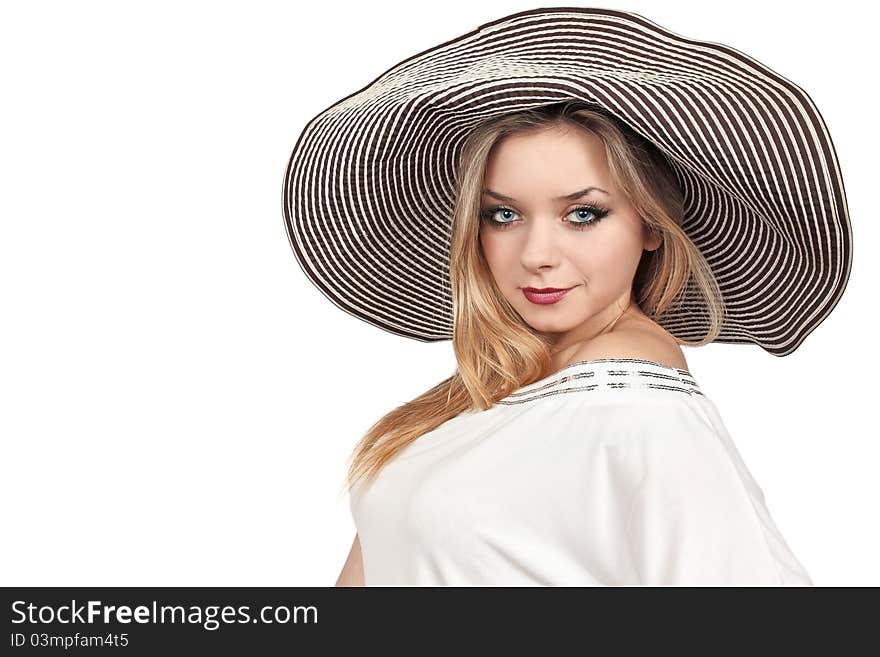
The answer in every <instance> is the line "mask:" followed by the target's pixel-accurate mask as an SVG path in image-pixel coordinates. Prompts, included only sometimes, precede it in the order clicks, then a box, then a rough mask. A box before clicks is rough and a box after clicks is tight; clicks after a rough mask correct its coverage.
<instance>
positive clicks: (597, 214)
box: [480, 205, 610, 230]
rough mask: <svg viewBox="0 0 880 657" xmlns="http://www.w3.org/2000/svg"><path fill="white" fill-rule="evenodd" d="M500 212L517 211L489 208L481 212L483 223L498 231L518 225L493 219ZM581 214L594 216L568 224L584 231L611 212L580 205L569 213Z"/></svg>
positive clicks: (594, 206) (500, 206) (511, 212)
mask: <svg viewBox="0 0 880 657" xmlns="http://www.w3.org/2000/svg"><path fill="white" fill-rule="evenodd" d="M499 212H505V213H510V214H514V215H515V214H516V211H514V210H511V209H510V208H508V207H506V206H504V205H496V206H493V207H491V208H487V209H486V210H483V211H481V212H480V219H481V220H482V221H483V223H486V224H488V225H489V226H491V227H492V228H497V229H502V230H503V229H505V228H509V227H510V226H511V225H513V224H515V223H517V222H516V221H515V220H513V219H511V220H509V221H496V220H495V219H493V217H494V216H495V214H496V213H499ZM581 212H587V213H589V214H591V215H593V218H592V219H586V217H583V216H581V217H579V219H578V220H576V221H569V222H568V223H569V224H571V225H572V226H573V227H574V229H575V230H584V229H585V228H587V227H589V226H593V225H595V224H597V223H599V222H600V221H601V220H602V219H603V218H604V217H605V216H607V215H608V213H609V212H610V210H608V208H603V207H599V206H597V205H580V206H578V207H576V208H575V209H574V210H572V211H571V212H569V213H568V214H569V215H572V214H575V213H581Z"/></svg>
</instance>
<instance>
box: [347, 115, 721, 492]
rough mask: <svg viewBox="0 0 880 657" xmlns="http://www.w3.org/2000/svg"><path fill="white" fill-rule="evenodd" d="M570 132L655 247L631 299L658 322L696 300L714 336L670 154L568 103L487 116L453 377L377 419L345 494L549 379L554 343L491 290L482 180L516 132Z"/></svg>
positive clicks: (456, 248)
mask: <svg viewBox="0 0 880 657" xmlns="http://www.w3.org/2000/svg"><path fill="white" fill-rule="evenodd" d="M567 126H576V127H580V128H581V129H584V130H587V131H589V132H591V133H593V134H594V135H596V136H597V137H599V139H601V140H602V142H603V143H604V146H605V156H606V158H607V162H608V168H609V172H610V175H611V176H612V178H613V180H614V182H615V184H616V185H617V187H618V188H619V189H620V190H621V191H622V192H623V193H624V194H625V196H626V198H627V199H628V201H629V203H630V204H632V206H633V207H634V208H635V210H636V211H637V212H638V213H639V215H640V216H641V217H642V219H643V221H644V222H645V224H646V225H647V227H648V229H649V230H650V231H656V232H659V233H660V235H661V237H662V243H661V245H660V247H659V248H658V249H656V250H654V251H644V252H643V253H642V259H641V261H640V262H639V265H638V268H637V270H636V272H635V275H634V276H633V284H632V298H633V299H634V300H635V301H636V303H638V304H639V306H640V307H641V308H642V311H643V312H644V313H645V314H646V315H647V316H648V317H650V318H652V319H654V320H655V321H657V320H658V319H659V318H662V317H663V315H664V314H666V313H667V312H669V310H670V309H672V308H674V307H676V304H677V303H681V302H682V300H683V299H685V298H688V299H690V297H689V296H686V295H689V294H691V293H696V294H697V295H699V296H701V297H702V298H703V300H704V301H705V304H706V307H707V308H708V317H707V324H708V327H709V328H708V331H707V332H706V334H705V336H704V337H703V339H701V340H699V341H696V342H689V341H685V340H680V339H677V338H676V339H677V341H678V343H679V344H684V345H688V346H701V345H704V344H708V343H709V342H712V341H713V340H714V339H715V338H716V337H717V336H718V334H719V333H720V331H721V325H722V322H723V316H724V312H725V310H724V303H723V299H722V297H721V292H720V289H719V287H718V284H717V281H716V279H715V276H714V275H713V273H712V271H711V269H710V267H709V264H708V263H707V261H706V260H705V258H704V257H703V255H702V254H701V253H700V251H699V250H698V249H697V248H696V246H695V245H694V244H693V242H692V241H691V240H690V238H689V237H688V236H687V235H686V234H685V232H684V231H683V230H682V228H681V225H682V221H683V217H684V202H683V194H682V190H681V187H680V186H679V184H678V182H677V180H676V177H675V174H674V173H673V171H672V169H671V168H670V166H669V164H668V161H667V160H666V157H665V156H664V155H663V154H662V153H661V152H660V151H659V150H658V149H657V148H656V147H655V146H654V145H653V144H651V143H650V142H649V141H647V140H646V139H644V138H643V137H641V136H640V135H639V134H638V133H635V132H634V131H633V130H632V129H631V128H630V127H629V126H628V125H627V124H625V123H624V122H622V121H619V120H618V119H616V118H615V117H614V116H612V115H610V114H608V113H607V112H606V111H605V110H603V109H602V108H601V107H598V106H594V105H589V104H585V103H582V102H579V101H565V102H562V103H556V104H553V105H545V106H543V107H538V108H532V109H528V110H524V111H519V112H516V113H511V114H505V115H502V116H499V117H493V118H491V119H488V120H486V121H485V122H483V123H480V124H478V125H477V126H476V127H475V128H473V129H472V130H471V132H470V133H469V134H468V137H467V139H466V140H465V142H464V144H463V145H462V150H461V155H460V160H459V163H458V168H457V170H456V190H455V191H456V194H455V205H454V208H453V217H452V233H451V242H450V280H451V284H452V301H453V315H454V323H455V325H454V330H453V338H452V342H453V349H454V352H455V357H456V360H457V363H458V367H457V369H456V371H455V373H454V374H453V375H452V376H451V377H449V378H447V379H445V380H443V381H441V382H440V383H438V384H437V385H435V386H434V387H433V388H431V389H430V390H427V391H426V392H424V393H422V394H421V395H419V396H418V397H416V398H415V399H413V400H412V401H409V402H406V403H404V404H402V405H401V406H398V407H397V408H395V409H394V410H392V411H390V412H389V413H387V414H386V415H385V416H384V417H382V418H381V419H379V420H378V421H377V422H376V423H375V424H373V426H372V427H370V429H369V430H368V431H367V433H366V434H365V435H364V436H363V438H361V439H360V441H359V442H358V443H357V445H356V446H355V448H354V451H353V452H352V454H351V456H350V457H349V461H348V472H347V476H346V478H345V481H344V488H343V490H342V493H344V492H346V491H347V490H350V489H351V487H353V486H354V485H355V483H356V482H357V481H358V480H359V479H360V478H361V477H364V476H366V477H367V479H368V480H372V479H373V478H375V476H376V475H377V474H378V473H379V471H380V470H381V469H382V468H383V467H384V466H385V464H387V463H388V462H389V461H390V460H391V459H392V458H394V456H395V454H397V453H398V452H399V451H400V450H402V449H403V448H404V447H406V446H407V445H409V444H410V443H412V442H413V441H415V440H416V439H418V438H419V437H420V436H421V435H423V434H425V433H427V432H429V431H431V430H433V429H435V428H437V427H438V426H440V425H441V424H443V423H444V422H446V421H447V420H450V419H451V418H453V417H455V416H457V415H459V414H460V413H462V412H463V411H467V410H485V409H487V408H489V407H490V406H492V405H493V404H494V403H495V402H496V401H498V400H499V399H503V398H504V397H506V396H507V395H508V394H509V393H511V392H513V391H515V390H517V389H519V388H521V387H522V386H524V385H528V384H529V383H533V382H535V381H538V380H540V379H543V378H544V377H547V376H549V375H550V374H552V373H553V371H554V368H553V362H552V359H551V347H552V344H551V342H550V341H549V339H548V338H546V337H544V336H543V334H541V333H539V332H537V331H535V330H534V329H533V328H531V327H530V326H529V325H528V324H527V323H526V322H525V321H524V320H523V319H522V317H520V315H519V314H518V313H517V311H516V310H515V309H514V308H513V306H511V305H510V303H509V302H508V301H507V300H506V299H505V297H504V296H503V294H502V293H501V291H500V290H499V289H498V287H497V286H496V284H495V282H494V279H493V277H492V275H491V272H490V270H489V267H488V264H487V262H486V260H485V256H484V254H483V252H482V248H481V246H480V240H479V228H480V221H479V212H480V202H481V196H482V186H483V177H484V174H485V169H486V162H487V159H488V156H489V152H490V150H491V148H492V146H493V145H494V144H495V143H497V142H498V141H499V140H501V139H502V138H504V137H506V136H508V135H512V134H515V133H524V132H535V131H539V130H543V129H547V128H551V127H567Z"/></svg>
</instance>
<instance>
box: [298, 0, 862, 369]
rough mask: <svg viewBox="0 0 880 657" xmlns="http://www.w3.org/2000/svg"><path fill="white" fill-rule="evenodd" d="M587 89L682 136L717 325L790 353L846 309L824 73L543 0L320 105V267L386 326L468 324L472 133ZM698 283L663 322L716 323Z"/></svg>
mask: <svg viewBox="0 0 880 657" xmlns="http://www.w3.org/2000/svg"><path fill="white" fill-rule="evenodd" d="M567 100H579V101H583V102H586V103H590V104H593V105H596V106H599V107H600V108H602V109H603V110H606V111H607V112H609V113H611V114H612V115H613V116H614V117H616V118H618V119H620V120H621V121H623V122H625V123H626V124H628V125H629V126H630V127H631V128H632V129H633V130H634V131H635V132H637V133H639V134H640V135H642V136H643V137H645V138H646V139H648V140H649V141H650V142H652V143H653V144H654V145H655V146H657V148H658V149H659V150H660V151H661V152H662V153H663V154H664V155H665V156H666V158H667V159H668V161H669V163H670V166H671V168H672V169H673V171H674V173H675V174H676V176H677V178H678V181H679V183H680V185H681V188H682V190H683V193H684V196H685V210H686V212H685V217H684V223H683V229H684V230H685V232H686V233H687V234H688V235H689V237H690V239H691V240H692V241H693V242H694V243H695V245H696V246H697V247H698V248H699V249H700V250H701V251H702V253H703V255H704V256H705V258H706V259H707V261H708V262H709V264H710V266H711V267H712V269H713V272H714V274H715V276H716V278H717V281H718V284H719V286H720V288H721V292H722V294H723V297H724V302H725V305H726V310H727V316H726V321H725V323H724V325H723V330H722V332H721V335H720V336H719V337H718V338H716V340H715V341H716V342H726V343H737V344H746V343H752V344H757V345H760V346H761V347H762V348H764V349H765V350H766V351H768V352H770V353H772V354H775V355H777V356H784V355H786V354H789V353H791V352H792V351H794V350H795V349H796V348H797V347H798V346H799V345H800V344H801V342H803V340H804V338H806V336H807V335H809V334H810V332H812V331H813V329H815V328H816V327H817V326H818V325H819V324H820V323H821V322H822V320H824V319H825V317H827V316H828V314H829V313H830V312H831V311H832V310H833V309H834V307H835V306H836V305H837V302H838V301H839V299H840V297H841V295H842V294H843V291H844V289H845V287H846V283H847V280H848V278H849V274H850V269H851V266H852V229H851V226H850V222H849V215H848V209H847V204H846V196H845V192H844V187H843V180H842V178H841V173H840V169H839V167H838V161H837V156H836V153H835V151H834V147H833V144H832V142H831V137H830V136H829V134H828V129H827V128H826V126H825V122H824V121H823V119H822V117H821V116H820V114H819V111H818V110H817V109H816V106H815V104H814V103H813V101H812V100H811V99H810V97H809V96H808V95H807V93H806V92H805V91H803V90H802V89H801V88H800V87H798V86H797V85H796V84H794V83H793V82H791V81H789V80H787V79H786V78H784V77H782V76H781V75H779V74H778V73H776V72H774V71H772V70H770V69H769V68H767V67H766V66H764V65H763V64H761V63H759V62H757V61H755V60H754V59H752V58H751V57H749V56H747V55H745V54H743V53H741V52H739V51H737V50H735V49H733V48H730V47H729V46H725V45H721V44H717V43H709V42H705V41H697V40H694V39H687V38H685V37H682V36H679V35H677V34H675V33H673V32H670V31H669V30H667V29H665V28H662V27H660V26H659V25H656V24H655V23H652V22H651V21H649V20H647V19H645V18H643V17H642V16H639V15H637V14H633V13H630V12H624V11H616V10H611V9H594V8H576V7H564V8H547V9H536V10H532V11H524V12H520V13H516V14H513V15H511V16H507V17H505V18H502V19H500V20H496V21H493V22H491V23H486V24H485V25H481V26H480V27H479V28H477V29H476V30H474V31H472V32H469V33H467V34H465V35H463V36H461V37H458V38H456V39H453V40H451V41H448V42H446V43H443V44H440V45H438V46H435V47H433V48H430V49H428V50H425V51H424V52H421V53H419V54H417V55H415V56H413V57H410V58H408V59H406V60H404V61H402V62H400V63H399V64H397V65H395V66H393V67H392V68H390V69H388V70H387V71H386V72H385V73H383V74H382V75H380V76H379V77H378V78H376V79H375V80H374V81H373V82H371V83H370V84H368V85H367V86H366V87H364V88H363V89H361V90H360V91H357V92H355V93H353V94H351V95H349V96H346V97H345V98H343V99H342V100H340V101H338V102H336V103H334V104H333V105H332V106H330V107H328V108H327V109H326V110H324V111H323V112H321V113H320V114H319V115H318V116H316V117H315V118H313V119H312V120H311V121H309V123H308V124H307V125H306V127H305V129H304V130H303V132H302V134H301V135H300V137H299V139H298V140H297V143H296V146H295V147H294V150H293V154H292V156H291V158H290V164H289V166H288V169H287V173H286V176H285V179H284V188H283V195H282V196H283V198H282V207H283V214H284V221H285V224H286V227H287V231H288V236H289V238H290V244H291V247H292V248H293V251H294V253H295V254H296V258H297V260H298V261H299V263H300V266H301V267H302V269H303V271H304V272H305V274H306V275H307V276H308V278H309V279H310V280H311V281H312V282H313V283H314V284H315V285H316V286H317V287H318V288H319V289H320V290H321V291H322V292H323V293H324V294H325V295H326V296H327V297H328V298H329V299H330V300H331V301H333V303H335V304H336V305H337V306H339V307H340V308H342V309H343V310H345V311H346V312H347V313H350V314H351V315H354V316H355V317H358V318H360V319H362V320H364V321H366V322H369V323H370V324H374V325H375V326H378V327H380V328H382V329H385V330H386V331H390V332H392V333H395V334H397V335H400V336H404V337H407V338H413V339H416V340H421V341H426V342H432V341H438V340H447V339H450V338H451V337H452V330H453V312H452V295H451V288H450V282H449V242H450V226H451V220H452V209H453V202H454V186H455V171H456V166H457V162H458V156H459V154H460V147H461V145H462V142H463V140H464V139H465V137H466V136H467V133H468V131H469V130H470V129H471V128H473V126H475V125H476V124H477V123H479V122H481V121H483V120H486V119H488V118H491V117H494V116H497V115H499V114H506V113H509V112H512V111H517V110H522V109H527V108H534V107H538V106H543V105H548V104H553V103H559V102H563V101H567ZM707 317H708V312H707V310H706V309H705V308H701V307H700V303H698V302H688V303H684V304H683V305H681V306H679V307H677V308H676V309H674V310H672V311H670V312H669V313H668V314H667V315H666V316H665V317H664V318H663V319H662V321H660V322H659V323H661V324H662V325H663V326H664V327H665V328H666V329H667V330H668V331H669V332H670V333H672V334H673V335H674V336H676V337H678V338H680V339H683V340H700V339H701V338H702V337H703V335H705V332H706V330H707V328H708V324H707Z"/></svg>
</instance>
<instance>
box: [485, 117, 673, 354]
mask: <svg viewBox="0 0 880 657" xmlns="http://www.w3.org/2000/svg"><path fill="white" fill-rule="evenodd" d="M588 187H596V188H598V189H594V190H592V191H590V192H588V193H586V194H583V195H582V196H580V197H574V198H563V197H566V196H569V195H573V194H575V193H578V192H580V191H581V190H584V189H586V188H588ZM600 190H604V191H600ZM605 192H607V193H605ZM502 197H508V198H502ZM584 205H595V206H598V208H601V209H602V210H607V215H605V216H601V214H602V213H601V212H598V211H596V210H591V209H583V208H582V206H584ZM480 207H481V215H482V219H481V225H480V244H481V245H482V248H483V253H484V255H485V257H486V261H487V262H488V264H489V269H490V270H491V272H492V275H493V277H494V278H495V283H496V285H497V286H498V287H499V289H500V290H501V292H502V293H503V294H504V296H505V298H506V299H507V300H508V301H509V302H510V304H511V305H512V306H513V307H514V308H515V309H516V310H517V311H518V312H519V314H520V316H521V317H522V318H523V320H525V321H526V322H527V323H528V324H529V325H530V326H531V327H532V328H534V329H535V330H536V331H540V332H543V333H546V334H548V335H550V336H551V337H555V338H556V342H555V344H556V345H557V347H558V348H559V349H563V348H565V347H567V346H570V345H572V344H574V343H577V342H581V341H584V340H589V339H590V338H592V337H595V335H597V334H598V333H599V332H601V331H602V329H603V328H604V327H606V326H607V325H608V324H610V323H611V322H613V321H614V320H615V319H616V318H617V317H618V316H619V315H620V313H621V312H622V311H623V309H624V308H626V307H627V306H628V305H629V303H630V288H631V286H632V281H633V277H634V275H635V272H636V268H637V267H638V264H639V260H640V258H641V256H642V251H643V250H644V249H648V250H654V249H656V248H657V247H658V246H659V244H660V241H659V237H658V236H656V235H652V234H650V233H649V231H648V230H647V228H646V227H645V226H644V224H643V223H642V220H641V218H640V217H639V216H638V215H637V214H636V212H635V210H634V209H633V207H632V206H631V205H630V204H629V203H627V201H626V200H625V199H624V198H623V195H622V194H621V192H620V190H619V189H617V188H616V187H615V186H614V184H613V183H612V180H611V177H610V175H609V171H608V165H607V162H606V159H605V152H604V146H603V144H602V142H601V140H600V139H599V138H598V137H596V136H595V135H593V134H592V133H589V132H587V131H586V130H582V129H579V128H576V127H567V126H566V127H564V128H550V129H543V130H541V131H540V132H533V133H528V134H526V133H521V134H516V135H510V136H507V137H505V138H504V139H502V140H501V141H499V142H498V143H496V144H495V146H494V147H493V149H492V151H491V152H490V154H489V160H488V162H487V167H486V173H485V176H484V180H483V195H482V199H481V206H480ZM578 208H582V209H580V210H579V209H578ZM600 216H601V219H600ZM493 221H494V222H496V223H494V224H493V223H490V222H493ZM499 224H501V225H499ZM523 288H571V289H570V290H569V291H568V292H567V293H566V294H565V295H564V296H563V297H562V298H561V299H560V300H559V301H557V302H555V303H539V301H540V299H538V298H534V297H533V298H531V299H530V298H529V297H528V295H527V294H525V293H524V291H523ZM545 300H547V299H546V298H545Z"/></svg>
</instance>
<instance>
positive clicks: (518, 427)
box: [350, 358, 813, 586]
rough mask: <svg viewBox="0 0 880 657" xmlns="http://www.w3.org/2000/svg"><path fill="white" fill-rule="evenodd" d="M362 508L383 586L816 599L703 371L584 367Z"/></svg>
mask: <svg viewBox="0 0 880 657" xmlns="http://www.w3.org/2000/svg"><path fill="white" fill-rule="evenodd" d="M365 481H366V480H364V479H362V480H359V481H358V482H356V484H355V486H354V487H353V488H352V489H351V493H350V507H351V513H352V518H353V519H354V522H355V526H356V528H357V531H358V534H359V537H360V545H361V554H362V558H363V567H364V583H365V584H366V585H367V586H392V585H394V586H605V585H607V586H621V585H623V586H626V585H692V586H704V585H720V586H731V585H736V586H769V585H774V586H780V585H781V586H812V585H813V584H812V582H811V580H810V578H809V576H808V575H807V572H806V571H805V570H804V568H803V566H801V564H800V563H799V562H798V560H797V559H796V558H795V556H794V555H793V554H792V552H791V550H790V549H789V547H788V545H787V544H786V542H785V540H784V539H783V537H782V535H781V534H780V532H779V530H778V529H777V528H776V525H775V523H774V521H773V520H772V519H771V517H770V513H769V512H768V509H767V506H766V504H765V501H764V494H763V491H762V490H761V488H760V487H759V486H758V484H757V483H756V482H755V480H754V479H753V478H752V476H751V474H750V473H749V471H748V470H747V469H746V466H745V464H744V463H743V460H742V458H741V457H740V455H739V453H738V451H737V449H736V447H735V446H734V444H733V441H732V439H731V437H730V435H729V434H728V433H727V430H726V429H725V427H724V425H723V424H722V421H721V417H720V416H719V414H718V411H717V409H716V408H715V405H714V404H713V403H712V402H711V401H709V399H708V398H707V397H706V396H705V395H704V394H703V392H702V391H701V390H700V388H699V386H698V385H697V382H696V381H695V380H694V377H693V376H691V374H690V373H689V372H688V371H687V370H682V369H678V368H672V367H669V366H666V365H662V364H659V363H655V362H653V361H646V360H641V359H634V358H605V359H600V360H591V361H581V362H577V363H573V364H571V365H568V366H567V367H564V368H563V369H561V370H560V371H558V372H556V373H554V374H551V375H550V376H548V377H546V378H544V379H541V380H540V381H536V382H534V383H532V384H529V385H527V386H524V387H522V388H520V389H519V390H518V391H516V392H514V393H511V394H510V395H508V396H507V397H505V398H504V399H502V400H500V401H498V402H496V403H495V404H494V405H493V406H492V407H491V408H489V409H487V410H485V411H473V410H469V411H465V412H464V413H461V414H460V415H458V416H457V417H454V418H452V419H451V420H448V421H447V422H445V423H444V424H442V425H441V426H439V427H437V428H436V429H434V430H433V431H430V432H428V433H425V434H424V435H422V436H421V437H419V438H418V440H416V441H414V442H412V443H410V444H409V445H407V446H406V447H405V448H404V449H403V450H402V451H401V452H400V453H398V454H397V455H396V456H395V457H394V458H393V459H392V460H391V461H390V462H389V463H388V464H386V466H385V467H384V468H383V469H382V471H381V472H380V473H379V475H378V478H377V479H376V480H375V481H374V482H367V483H365Z"/></svg>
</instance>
